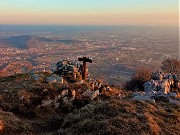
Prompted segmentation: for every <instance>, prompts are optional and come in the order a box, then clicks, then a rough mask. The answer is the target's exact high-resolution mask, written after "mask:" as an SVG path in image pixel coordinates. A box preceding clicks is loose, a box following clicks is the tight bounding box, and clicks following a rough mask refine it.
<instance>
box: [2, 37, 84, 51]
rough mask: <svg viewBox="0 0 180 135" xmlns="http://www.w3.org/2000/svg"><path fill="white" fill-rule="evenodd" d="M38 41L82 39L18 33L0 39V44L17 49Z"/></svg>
mask: <svg viewBox="0 0 180 135" xmlns="http://www.w3.org/2000/svg"><path fill="white" fill-rule="evenodd" d="M32 40H33V41H35V40H36V41H39V42H49V43H50V42H57V43H63V44H67V45H68V44H74V43H80V42H82V41H79V40H72V39H65V40H61V39H50V38H46V37H38V36H32V35H19V36H11V37H7V38H2V39H0V45H1V44H2V45H6V46H10V47H15V48H19V49H27V48H29V47H30V44H28V43H30V41H32Z"/></svg>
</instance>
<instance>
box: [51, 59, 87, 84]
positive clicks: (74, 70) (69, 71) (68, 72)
mask: <svg viewBox="0 0 180 135" xmlns="http://www.w3.org/2000/svg"><path fill="white" fill-rule="evenodd" d="M56 66H57V71H55V72H54V73H56V74H58V75H61V76H65V77H67V76H68V77H71V78H72V79H74V80H78V81H79V80H82V74H83V65H82V64H80V63H78V62H70V61H68V60H63V61H60V62H58V63H57V64H56ZM86 73H87V74H86V77H87V78H85V80H88V79H90V78H89V73H88V69H87V68H86Z"/></svg>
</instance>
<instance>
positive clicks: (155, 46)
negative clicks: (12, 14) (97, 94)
mask: <svg viewBox="0 0 180 135" xmlns="http://www.w3.org/2000/svg"><path fill="white" fill-rule="evenodd" d="M14 27H15V26H14ZM4 29H5V28H3V26H0V52H1V53H0V75H1V76H7V75H13V74H15V73H26V72H36V71H47V72H53V71H54V69H55V68H56V63H57V62H58V61H60V60H63V59H70V60H71V61H76V60H77V59H78V57H83V56H86V57H89V58H91V59H92V60H93V63H92V64H88V67H89V71H90V72H91V74H92V77H96V78H100V79H103V80H104V81H105V82H106V81H108V82H109V83H111V84H117V85H118V84H120V83H123V82H124V81H126V80H128V79H129V78H130V77H131V75H132V74H133V73H134V71H135V69H136V68H138V67H147V68H153V69H155V70H158V69H159V68H160V65H161V62H162V61H163V60H164V59H167V58H178V57H179V56H178V55H179V49H178V44H179V41H178V31H177V30H175V29H170V28H169V29H163V28H134V27H133V28H131V27H128V28H126V27H122V28H121V27H118V28H114V27H113V28H106V29H108V30H106V29H103V28H101V29H95V28H94V29H91V30H90V29H82V30H78V31H77V30H76V31H75V30H74V31H73V30H72V31H70V30H68V31H66V30H64V29H65V28H64V29H63V30H61V29H60V28H59V29H57V30H56V31H52V30H51V29H50V28H49V30H43V29H40V30H38V29H37V30H34V31H33V30H31V29H30V28H24V29H21V30H19V29H18V28H16V29H17V30H16V29H15V28H14V29H12V30H9V29H8V30H7V31H4Z"/></svg>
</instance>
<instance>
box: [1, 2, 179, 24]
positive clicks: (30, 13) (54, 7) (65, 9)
mask: <svg viewBox="0 0 180 135" xmlns="http://www.w3.org/2000/svg"><path fill="white" fill-rule="evenodd" d="M0 24H44V25H46V24H48V25H50V24H56V25H61V24H62V25H160V26H178V25H179V0H0Z"/></svg>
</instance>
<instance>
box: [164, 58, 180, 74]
mask: <svg viewBox="0 0 180 135" xmlns="http://www.w3.org/2000/svg"><path fill="white" fill-rule="evenodd" d="M161 69H162V71H164V72H166V73H170V72H173V73H175V74H176V75H178V77H180V60H178V59H166V60H164V61H163V62H162V66H161Z"/></svg>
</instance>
